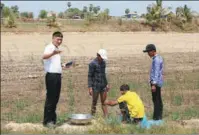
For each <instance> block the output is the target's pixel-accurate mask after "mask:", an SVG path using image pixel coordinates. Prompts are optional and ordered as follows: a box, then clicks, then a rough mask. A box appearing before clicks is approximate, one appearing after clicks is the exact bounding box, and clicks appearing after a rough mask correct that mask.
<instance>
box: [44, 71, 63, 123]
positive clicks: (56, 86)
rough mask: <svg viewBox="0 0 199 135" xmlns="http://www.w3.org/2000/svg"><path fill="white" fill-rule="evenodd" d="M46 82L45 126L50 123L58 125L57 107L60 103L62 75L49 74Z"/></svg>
mask: <svg viewBox="0 0 199 135" xmlns="http://www.w3.org/2000/svg"><path fill="white" fill-rule="evenodd" d="M45 81H46V102H45V107H44V119H43V125H46V124H47V123H49V122H53V123H54V124H56V120H57V115H56V107H57V103H58V101H59V96H60V90H61V74H58V73H47V74H46V77H45Z"/></svg>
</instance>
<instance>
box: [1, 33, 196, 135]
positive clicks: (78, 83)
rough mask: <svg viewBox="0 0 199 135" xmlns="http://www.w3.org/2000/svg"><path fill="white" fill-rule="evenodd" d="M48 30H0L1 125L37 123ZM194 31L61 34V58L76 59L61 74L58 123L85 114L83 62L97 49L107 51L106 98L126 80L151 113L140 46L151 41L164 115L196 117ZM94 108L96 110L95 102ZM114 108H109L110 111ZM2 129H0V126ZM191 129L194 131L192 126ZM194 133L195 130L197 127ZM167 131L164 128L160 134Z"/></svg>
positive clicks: (147, 65) (85, 65) (146, 64)
mask: <svg viewBox="0 0 199 135" xmlns="http://www.w3.org/2000/svg"><path fill="white" fill-rule="evenodd" d="M51 34H52V33H42V34H39V33H1V123H2V124H3V125H6V124H7V123H8V122H10V121H14V122H19V123H22V122H30V123H40V122H41V121H42V118H43V105H44V100H45V82H44V75H45V74H44V70H43V64H42V59H41V57H42V54H43V50H44V47H45V45H46V44H48V43H49V42H50V41H51ZM198 37H199V33H190V34H189V33H186V34H183V33H151V32H138V33H127V32H124V33H119V32H118V33H117V32H93V33H76V32H74V33H64V41H63V44H62V46H61V49H62V50H63V53H62V61H63V62H67V61H69V60H76V64H77V65H76V66H75V67H71V68H70V69H68V70H64V72H63V81H62V84H63V85H62V92H61V97H60V101H59V104H58V108H57V112H58V117H59V122H60V123H63V121H64V120H65V118H66V117H67V115H68V114H70V113H89V112H90V106H91V98H90V97H89V96H88V92H87V72H88V63H89V62H90V60H91V59H92V58H94V57H95V56H96V52H97V50H98V49H99V48H105V49H107V52H108V57H109V60H108V63H107V73H108V74H107V76H108V80H109V83H110V85H111V87H112V88H111V91H110V92H109V94H108V96H109V97H108V98H109V99H113V98H116V97H118V96H119V95H118V92H117V91H118V88H119V86H120V85H121V84H122V83H128V84H129V85H130V87H131V88H132V89H133V90H135V91H137V93H138V94H139V95H140V96H141V98H142V99H143V101H144V103H145V105H146V112H147V116H148V117H149V119H150V118H151V114H152V111H153V105H152V102H151V93H150V89H149V86H148V73H149V72H148V71H149V68H150V63H151V60H150V58H149V57H148V56H147V54H143V53H142V50H143V49H144V48H145V46H146V44H148V43H154V44H155V45H156V46H157V51H158V52H159V53H160V54H161V55H162V56H163V58H164V61H165V75H164V78H165V86H164V87H163V90H162V96H163V102H164V118H165V120H166V121H180V120H189V119H197V118H199V113H198V112H199V109H198V108H199V98H198V97H199V38H198ZM98 105H99V107H98V112H99V115H100V114H101V110H100V109H101V108H100V104H98ZM117 111H118V107H114V109H110V108H109V112H110V113H111V114H116V112H117ZM3 130H4V129H3ZM194 131H195V130H194ZM197 131H198V130H197ZM8 132H9V131H8ZM165 133H167V132H165Z"/></svg>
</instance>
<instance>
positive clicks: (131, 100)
mask: <svg viewBox="0 0 199 135" xmlns="http://www.w3.org/2000/svg"><path fill="white" fill-rule="evenodd" d="M117 101H118V103H121V102H126V104H127V107H128V110H129V114H130V116H131V117H132V118H143V117H144V105H143V103H142V100H141V99H140V97H139V96H138V95H137V94H136V93H135V92H131V91H127V92H126V93H125V94H124V95H122V96H120V97H119V98H118V99H117Z"/></svg>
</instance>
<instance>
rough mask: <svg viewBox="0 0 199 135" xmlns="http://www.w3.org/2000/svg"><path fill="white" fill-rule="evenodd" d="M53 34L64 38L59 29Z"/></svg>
mask: <svg viewBox="0 0 199 135" xmlns="http://www.w3.org/2000/svg"><path fill="white" fill-rule="evenodd" d="M52 36H53V37H61V38H63V34H62V33H61V32H59V31H56V32H54V33H53V35H52Z"/></svg>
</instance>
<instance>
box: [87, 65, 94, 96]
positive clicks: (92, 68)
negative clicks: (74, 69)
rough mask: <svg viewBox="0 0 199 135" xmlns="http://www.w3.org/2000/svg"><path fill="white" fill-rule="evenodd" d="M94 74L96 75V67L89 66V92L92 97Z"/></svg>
mask: <svg viewBox="0 0 199 135" xmlns="http://www.w3.org/2000/svg"><path fill="white" fill-rule="evenodd" d="M93 74H94V65H93V64H92V63H90V64H89V69H88V90H89V94H90V95H91V92H92V86H93V79H92V78H93Z"/></svg>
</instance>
